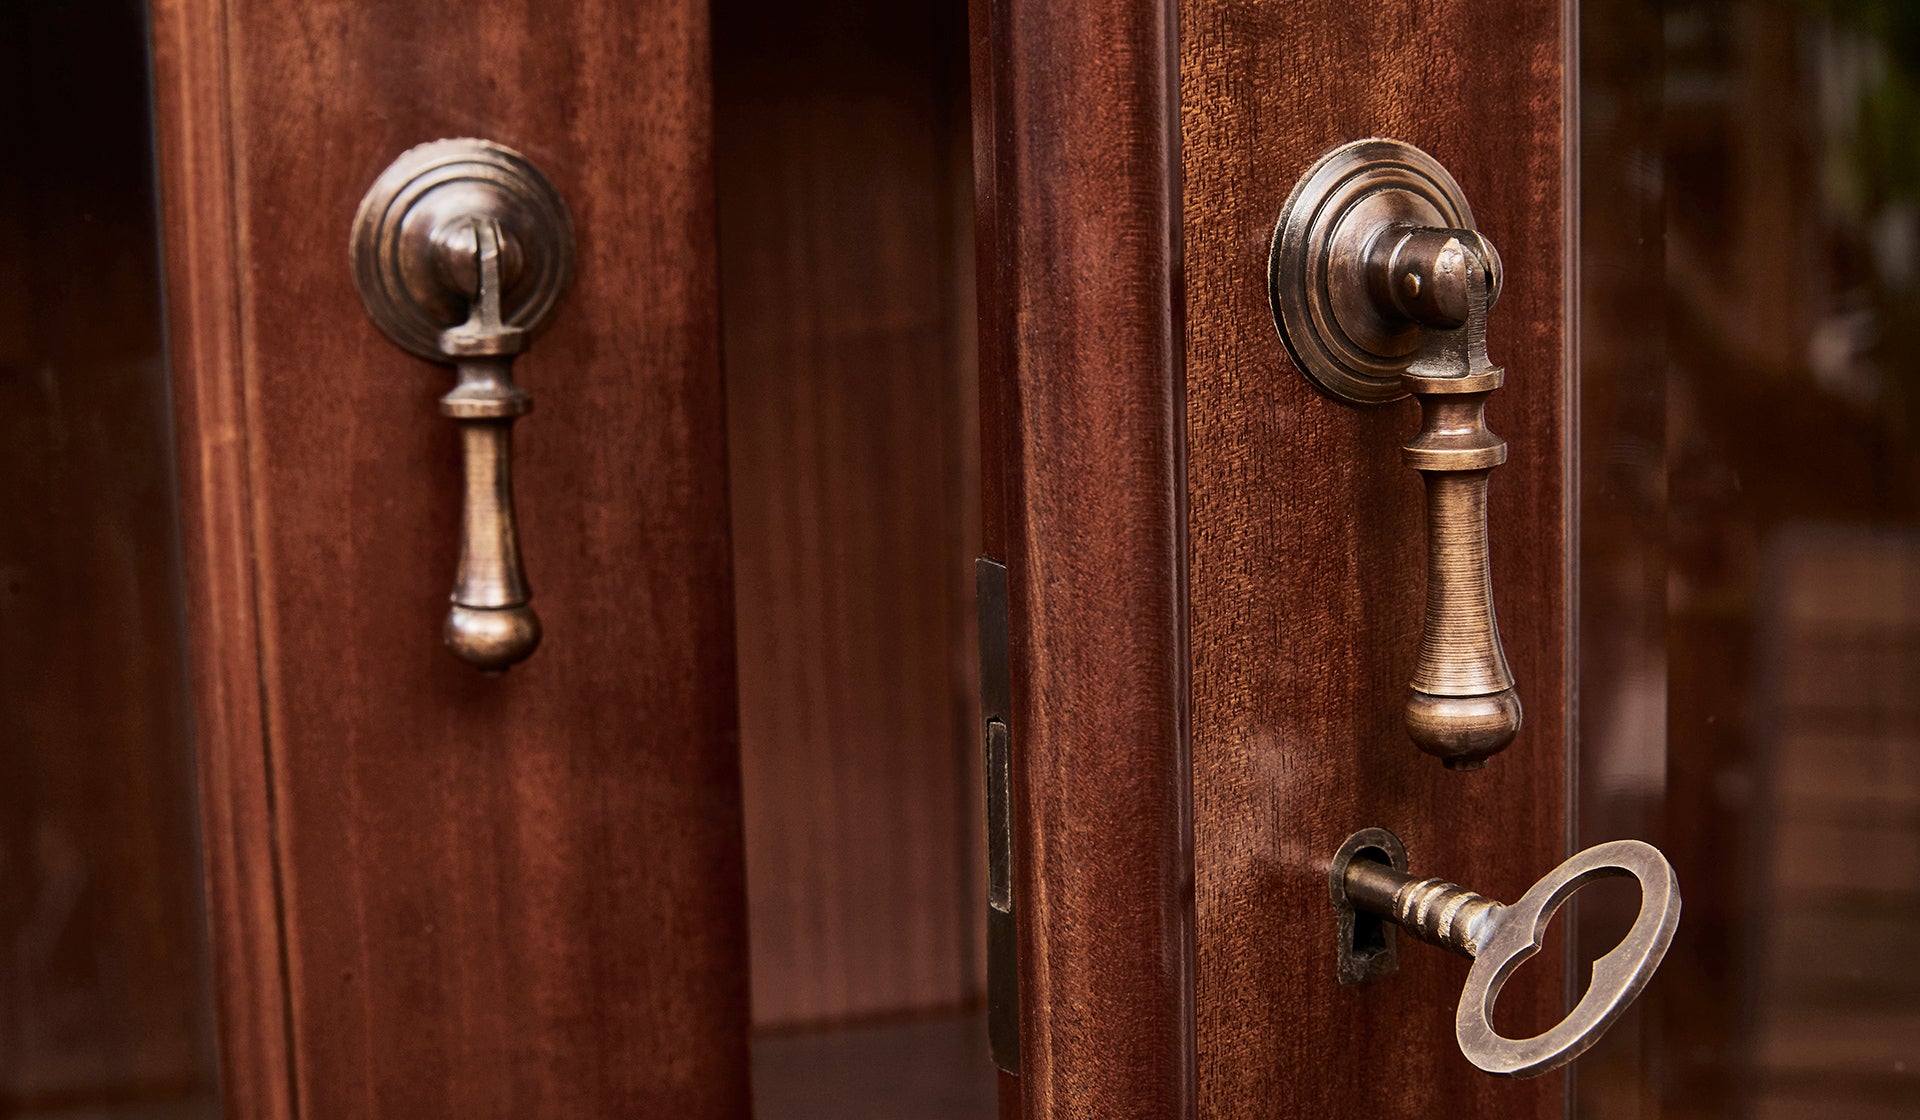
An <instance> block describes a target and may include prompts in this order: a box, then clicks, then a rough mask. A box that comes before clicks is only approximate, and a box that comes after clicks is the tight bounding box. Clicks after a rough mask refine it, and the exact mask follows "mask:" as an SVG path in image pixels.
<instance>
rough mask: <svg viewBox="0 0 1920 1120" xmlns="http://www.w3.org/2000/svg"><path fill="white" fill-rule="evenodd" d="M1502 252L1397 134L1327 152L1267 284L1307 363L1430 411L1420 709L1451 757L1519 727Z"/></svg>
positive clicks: (1335, 378)
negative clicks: (1505, 631)
mask: <svg viewBox="0 0 1920 1120" xmlns="http://www.w3.org/2000/svg"><path fill="white" fill-rule="evenodd" d="M1500 277H1501V265H1500V256H1499V254H1498V253H1497V252H1496V251H1495V250H1494V248H1493V246H1492V245H1491V244H1490V243H1489V242H1487V241H1486V239H1484V238H1483V237H1481V236H1480V235H1479V234H1478V233H1477V232H1475V230H1474V223H1473V213H1472V211H1471V210H1470V209H1468V207H1467V202H1466V198H1465V196H1464V195H1463V194H1462V193H1461V190H1460V186H1459V184H1458V183H1455V182H1454V181H1453V178H1452V176H1450V175H1448V174H1447V172H1446V169H1445V168H1443V167H1441V166H1440V164H1439V163H1438V162H1436V161H1435V160H1434V159H1433V157H1431V156H1429V155H1427V154H1426V153H1425V152H1422V151H1420V150H1419V149H1418V148H1415V147H1413V146H1411V145H1408V144H1402V143H1400V142H1398V141H1394V140H1379V139H1374V140H1361V141H1356V142H1354V143H1351V144H1344V145H1341V146H1340V147H1338V148H1335V149H1334V150H1333V151H1331V152H1329V153H1327V154H1326V155H1325V156H1323V157H1322V158H1321V159H1320V161H1319V162H1318V163H1316V164H1315V165H1314V166H1313V167H1312V168H1311V169H1309V170H1308V172H1307V174H1306V175H1305V176H1304V177H1302V179H1301V180H1300V182H1299V184H1298V185H1296V186H1295V187H1294V190H1293V194H1292V196H1291V197H1290V198H1289V199H1288V200H1287V204H1286V207H1285V208H1284V209H1283V210H1282V212H1281V215H1280V220H1279V223H1278V225H1277V226H1276V227H1275V229H1274V237H1273V251H1272V255H1271V257H1270V259H1269V263H1268V286H1269V295H1270V297H1271V300H1272V305H1273V313H1274V322H1275V324H1276V325H1277V326H1278V327H1279V330H1280V337H1281V339H1282V341H1283V342H1285V344H1286V346H1287V350H1288V352H1289V353H1290V354H1291V355H1292V356H1293V359H1294V363H1295V364H1296V365H1297V366H1298V367H1299V368H1300V370H1301V372H1303V373H1304V374H1306V375H1307V377H1308V378H1310V379H1311V380H1312V382H1313V384H1314V385H1315V386H1316V387H1317V388H1318V389H1320V390H1321V391H1322V392H1324V393H1326V394H1328V395H1330V396H1332V397H1335V398H1336V399H1339V400H1343V401H1346V402H1348V403H1352V404H1378V403H1382V402H1385V401H1391V400H1396V399H1398V398H1400V397H1402V396H1406V395H1408V394H1412V395H1413V396H1414V397H1415V398H1417V399H1418V400H1419V402H1420V406H1421V425H1420V430H1419V431H1418V432H1417V433H1416V434H1415V435H1414V437H1413V439H1412V440H1411V441H1410V442H1408V443H1407V444H1406V447H1405V449H1404V451H1403V453H1402V454H1403V458H1404V461H1405V462H1406V464H1407V465H1408V466H1409V467H1412V468H1413V469H1414V470H1416V471H1418V472H1420V475H1421V476H1422V478H1424V479H1425V482H1426V507H1427V516H1426V537H1427V585H1426V616H1425V624H1424V626H1423V628H1422V631H1421V637H1420V648H1419V654H1418V657H1417V658H1416V660H1415V663H1414V672H1413V680H1412V682H1411V686H1410V687H1409V689H1408V692H1407V697H1406V708H1405V722H1406V727H1407V732H1408V734H1409V735H1410V736H1411V737H1412V738H1413V741H1414V743H1415V744H1417V745H1418V746H1419V747H1420V749H1421V750H1424V751H1426V752H1428V753H1429V754H1433V755H1435V756H1437V757H1439V758H1440V760H1441V761H1442V762H1443V763H1444V764H1445V765H1446V766H1448V767H1449V768H1451V769H1458V770H1470V769H1475V768H1477V767H1480V766H1483V765H1485V764H1486V761H1487V759H1488V758H1490V757H1492V756H1493V755H1494V754H1496V753H1498V752H1499V751H1501V750H1502V749H1504V748H1505V747H1506V746H1507V744H1508V743H1510V742H1512V741H1513V738H1514V736H1515V735H1517V734H1518V733H1519V730H1520V721H1521V708H1520V697H1519V694H1518V693H1517V692H1515V690H1514V680H1513V673H1512V671H1511V670H1510V669H1509V668H1508V667H1507V658H1506V654H1505V652H1504V651H1503V650H1502V648H1501V645H1500V629H1499V624H1498V622H1497V620H1496V619H1495V616H1494V607H1493V581H1492V572H1491V564H1490V562H1489V558H1488V538H1487V481H1488V474H1489V472H1491V471H1492V470H1493V468H1494V467H1497V466H1499V465H1500V464H1501V463H1504V462H1506V459H1507V444H1506V441H1505V440H1503V439H1501V438H1500V437H1499V436H1497V435H1495V434H1493V432H1491V431H1490V430H1488V428H1487V422H1486V403H1487V395H1488V394H1489V393H1492V392H1493V391H1494V390H1495V389H1497V388H1499V387H1500V383H1501V381H1502V380H1503V378H1504V376H1505V374H1504V373H1503V371H1502V370H1501V369H1500V367H1498V366H1496V365H1494V364H1493V363H1492V362H1491V361H1490V360H1489V359H1488V357H1487V311H1488V309H1489V308H1490V307H1491V306H1492V304H1493V303H1494V301H1495V299H1497V298H1498V295H1499V291H1500Z"/></svg>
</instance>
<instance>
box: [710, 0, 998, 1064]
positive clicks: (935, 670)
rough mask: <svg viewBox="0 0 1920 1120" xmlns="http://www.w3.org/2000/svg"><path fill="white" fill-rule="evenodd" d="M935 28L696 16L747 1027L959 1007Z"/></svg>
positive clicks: (890, 13)
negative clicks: (728, 586) (710, 119)
mask: <svg viewBox="0 0 1920 1120" xmlns="http://www.w3.org/2000/svg"><path fill="white" fill-rule="evenodd" d="M962 11H963V9H962V7H961V4H960V3H958V2H956V0H943V2H942V3H937V4H910V5H901V4H898V3H895V2H893V0H836V2H833V3H826V4H802V5H794V4H788V3H769V2H766V0H722V2H721V3H720V4H718V5H717V6H716V8H715V43H714V51H715V74H714V88H715V113H716V121H715V123H716V138H717V140H716V143H717V155H718V169H719V198H720V234H721V237H720V255H721V269H720V272H721V297H722V302H723V304H724V306H725V309H726V314H725V350H726V355H725V362H726V369H727V419H728V427H729V437H730V438H729V448H730V456H731V460H732V476H731V481H732V497H733V509H734V570H735V573H736V579H737V589H738V590H737V595H738V608H737V616H738V620H739V621H738V643H739V655H740V695H741V702H740V703H741V709H740V737H741V756H742V768H743V771H744V778H745V792H746V835H747V873H748V896H749V899H750V927H751V930H752V951H753V1004H754V1019H755V1021H756V1023H759V1024H769V1025H790V1024H796V1023H818V1022H825V1021H836V1020H845V1019H848V1018H859V1017H870V1016H875V1015H898V1014H900V1013H903V1012H910V1011H915V1012H922V1011H927V1010H930V1009H937V1008H956V1007H964V1006H968V1005H973V1004H977V1003H978V1002H979V1000H980V993H981V985H982V982H983V981H982V976H981V971H980V964H979V961H980V955H979V946H978V942H979V930H980V928H981V925H982V923H983V921H984V910H985V902H984V899H985V888H984V884H983V883H982V882H981V878H982V875H981V868H982V862H983V861H982V860H981V858H980V854H979V853H980V851H981V841H980V810H979V808H978V805H979V795H978V785H979V779H978V777H977V771H978V770H979V766H980V762H979V747H978V745H977V743H976V741H975V730H974V727H975V723H976V722H977V719H978V716H977V712H978V701H977V698H976V687H977V686H976V684H975V681H974V677H975V675H976V656H975V653H974V643H975V639H974V633H973V618H974V611H973V578H972V563H971V562H972V558H973V557H974V556H975V555H977V554H978V551H979V547H980V545H979V538H980V529H979V525H980V512H979V497H978V489H979V482H978V478H979V463H978V450H977V448H978V436H977V434H976V431H977V420H976V417H977V405H976V403H975V397H976V393H977V374H976V371H975V368H974V362H973V355H972V345H971V342H972V337H973V333H974V321H973V290H972V284H973V277H972V266H973V256H972V252H971V247H972V246H971V237H972V233H971V221H972V214H971V210H970V204H971V197H972V196H971V182H970V175H969V167H968V162H967V158H968V151H967V147H966V144H967V142H968V135H967V119H968V118H967V110H966V59H965V53H964V52H965V46H966V40H965V22H964V16H963V15H962ZM987 1068H988V1067H986V1066H985V1065H984V1064H983V1065H981V1066H980V1067H979V1068H978V1069H977V1070H975V1071H974V1072H975V1073H976V1074H978V1075H979V1076H980V1077H982V1078H983V1079H985V1078H986V1073H987Z"/></svg>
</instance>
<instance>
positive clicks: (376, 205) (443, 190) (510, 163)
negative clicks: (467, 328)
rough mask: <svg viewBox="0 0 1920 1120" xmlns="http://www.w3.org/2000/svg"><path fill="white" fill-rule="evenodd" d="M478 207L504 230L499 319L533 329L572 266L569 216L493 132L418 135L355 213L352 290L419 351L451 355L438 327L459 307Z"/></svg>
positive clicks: (542, 179) (463, 309)
mask: <svg viewBox="0 0 1920 1120" xmlns="http://www.w3.org/2000/svg"><path fill="white" fill-rule="evenodd" d="M476 218H492V219H494V220H496V221H497V222H498V223H499V228H500V231H501V235H502V245H501V264H502V269H501V280H502V291H501V294H500V316H501V321H502V323H504V324H505V325H506V326H510V327H518V328H520V329H522V330H525V331H527V332H529V333H532V332H535V331H538V330H539V329H540V327H542V326H544V325H545V324H546V322H547V320H548V319H549V318H551V317H552V315H553V311H554V308H555V307H556V306H558V304H559V302H560V296H561V294H562V293H563V292H565V291H566V288H567V283H568V281H570V280H571V279H572V277H573V221H572V219H571V218H570V217H569V216H568V214H567V207H566V204H565V203H563V202H561V200H560V194H559V192H558V191H556V190H555V189H554V186H553V184H552V183H551V182H549V181H548V179H547V177H546V176H545V175H543V174H541V173H540V170H539V169H538V168H536V167H534V165H533V164H532V163H530V162H528V160H527V158H526V157H525V156H523V155H521V154H520V153H519V152H516V151H514V150H513V149H512V148H509V147H506V146H504V145H501V144H496V143H494V142H492V141H491V140H474V139H456V140H435V141H433V142H432V143H428V144H422V145H420V146H419V147H417V148H413V149H411V150H409V151H407V152H405V153H404V154H402V155H401V156H400V158H399V159H396V160H394V161H393V163H392V165H391V166H389V167H388V168H387V169H386V171H384V172H382V173H381V175H380V178H379V179H377V180H375V182H374V184H373V186H372V188H371V189H369V190H368V191H367V194H366V197H365V198H364V199H362V200H361V202H360V211H359V213H357V214H356V215H354V219H353V235H352V239H351V240H350V241H349V242H348V253H349V257H350V259H351V263H352V266H353V285H354V287H355V288H357V289H358V290H359V292H360V301H361V302H362V303H363V304H365V305H366V308H367V314H368V315H370V316H372V317H373V321H374V322H375V323H377V324H379V326H380V329H381V330H383V331H385V332H386V334H387V336H388V337H389V338H391V339H393V341H394V342H396V343H398V344H399V345H401V346H402V347H404V348H406V349H407V350H409V351H411V352H412V353H414V354H417V355H419V356H420V357H423V358H429V359H432V360H434V361H441V362H444V361H447V360H448V359H449V357H450V356H449V355H448V354H447V353H446V352H445V351H444V350H443V349H442V347H441V341H440V335H441V332H442V331H445V330H446V329H447V328H449V327H453V326H458V325H459V324H460V323H462V322H464V321H465V320H466V318H467V315H468V310H469V308H468V303H469V301H470V300H471V299H472V297H473V295H474V293H475V290H476V285H477V279H476V276H475V275H474V273H473V269H474V265H473V263H472V255H473V245H472V238H473V233H472V229H473V222H474V220H475V219H476ZM463 266H464V267H463Z"/></svg>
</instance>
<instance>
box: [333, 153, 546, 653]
mask: <svg viewBox="0 0 1920 1120" xmlns="http://www.w3.org/2000/svg"><path fill="white" fill-rule="evenodd" d="M350 252H351V258H352V265H353V278H354V284H355V287H357V288H358V289H359V292H360V298H361V301H362V302H363V303H364V304H365V305H366V309H367V313H368V314H369V315H371V316H372V317H373V320H374V322H376V323H377V324H379V326H380V328H381V329H382V330H384V331H385V332H386V333H387V335H388V336H389V337H390V338H392V339H393V340H394V341H395V342H397V343H399V344H400V345H401V346H403V347H405V348H406V349H408V350H410V351H412V352H413V353H415V354H418V355H420V356H421V357H425V358H428V359H431V360H433V361H437V362H450V363H452V365H453V367H454V370H455V375H456V378H457V381H456V384H455V385H454V387H453V390H452V391H451V392H449V393H447V394H446V395H445V396H443V397H441V398H440V412H441V414H442V415H444V416H447V417H449V418H450V419H452V420H453V421H454V422H455V423H456V424H458V425H459V428H460V455H461V462H462V470H463V475H464V485H463V487H462V512H461V519H460V561H459V569H458V575H457V576H456V578H455V582H454V587H453V594H452V596H451V599H452V605H451V607H450V608H449V610H448V613H447V619H446V625H445V628H444V635H443V636H444V639H445V641H446V644H447V647H448V648H449V649H451V650H452V651H453V652H454V654H455V655H456V656H458V657H459V658H460V659H461V660H463V661H466V662H467V663H469V664H471V665H473V666H475V667H476V668H479V669H481V670H483V671H487V672H502V671H504V670H506V669H507V668H508V667H510V666H512V665H514V664H516V663H518V662H520V661H522V660H525V659H526V658H527V657H528V656H529V655H531V654H532V653H533V651H534V649H535V648H536V647H538V646H539V644H540V634H541V630H540V618H539V616H538V615H536V614H535V613H534V610H533V607H532V605H531V602H530V600H531V599H532V592H531V590H530V589H529V588H528V585H527V577H526V572H525V569H524V566H523V564H522V562H521V556H520V534H519V527H518V521H517V518H516V516H515V513H514V503H513V443H512V432H513V423H514V421H516V420H518V419H519V418H520V417H522V416H525V415H526V414H527V413H528V412H529V411H531V410H532V408H533V398H532V397H531V396H530V395H528V393H527V392H526V391H525V390H523V389H521V388H520V387H519V386H517V385H515V384H514V381H513V360H514V358H515V357H517V356H518V355H519V354H521V353H522V352H524V351H525V350H526V349H527V343H528V340H529V339H530V338H531V336H532V335H533V333H534V332H535V331H536V330H538V329H539V328H540V327H541V326H543V325H544V324H545V323H546V321H547V320H548V319H549V318H550V317H551V316H552V313H553V311H554V308H555V306H556V305H557V303H558V301H559V298H560V294H561V293H562V292H563V291H564V290H565V288H566V285H567V282H568V280H569V278H570V277H571V274H572V270H573V226H572V222H571V220H570V218H569V217H568V215H567V210H566V206H565V205H564V204H563V203H562V202H561V200H560V196H559V193H558V192H557V191H555V190H554V188H553V184H551V183H550V182H548V181H547V179H546V177H545V176H544V175H542V174H540V172H539V170H538V169H536V168H535V167H534V166H533V165H532V164H531V163H529V162H527V160H526V158H525V157H524V156H521V155H520V154H519V153H518V152H515V151H513V150H512V149H510V148H505V147H502V146H501V145H498V144H494V143H491V142H488V141H485V140H439V141H435V142H433V143H431V144H423V145H421V146H420V147H417V148H414V149H412V150H410V151H408V152H406V153H405V154H403V155H402V156H401V157H400V158H399V159H397V160H395V161H394V163H393V164H392V165H391V166H390V167H388V168H387V170H386V171H384V172H383V173H381V175H380V177H379V179H377V180H376V181H375V182H374V185H373V187H372V189H370V190H369V191H368V192H367V195H366V198H365V199H364V200H362V202H361V204H360V212H359V214H358V216H357V217H356V218H355V220H354V227H353V236H352V241H351V243H350Z"/></svg>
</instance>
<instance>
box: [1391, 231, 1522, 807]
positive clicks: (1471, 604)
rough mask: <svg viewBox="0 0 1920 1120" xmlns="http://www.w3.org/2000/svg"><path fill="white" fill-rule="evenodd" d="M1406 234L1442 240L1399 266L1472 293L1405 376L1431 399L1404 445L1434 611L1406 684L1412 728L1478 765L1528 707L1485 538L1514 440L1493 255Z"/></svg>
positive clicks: (1463, 234) (1452, 757)
mask: <svg viewBox="0 0 1920 1120" xmlns="http://www.w3.org/2000/svg"><path fill="white" fill-rule="evenodd" d="M1398 237H1399V238H1400V239H1404V240H1408V241H1413V240H1423V241H1425V242H1427V243H1428V244H1429V245H1432V244H1433V243H1434V242H1439V244H1438V245H1437V246H1436V247H1434V248H1433V250H1432V251H1431V252H1426V253H1420V254H1418V255H1417V256H1415V257H1414V258H1413V259H1412V260H1410V261H1408V262H1407V263H1405V264H1402V265H1400V266H1399V269H1398V271H1396V273H1395V275H1396V276H1399V277H1402V278H1405V277H1425V280H1424V282H1422V283H1421V286H1422V287H1426V288H1442V287H1444V288H1448V289H1454V290H1458V291H1459V292H1460V294H1461V295H1462V296H1463V300H1462V302H1463V303H1464V304H1465V307H1464V311H1465V321H1464V322H1463V323H1461V324H1460V325H1458V326H1456V327H1446V326H1437V327H1435V328H1432V329H1429V330H1428V331H1427V332H1426V338H1425V340H1424V341H1423V343H1422V345H1421V348H1420V350H1419V351H1418V352H1417V354H1416V356H1415V357H1414V359H1413V362H1412V364H1411V365H1409V366H1408V367H1407V371H1406V372H1405V373H1404V374H1402V375H1401V378H1400V379H1401V382H1402V384H1404V385H1405V386H1406V387H1407V391H1408V392H1410V393H1412V394H1413V395H1414V397H1415V398H1417V399H1418V400H1419V401H1420V409H1421V423H1420V431H1419V433H1418V434H1416V435H1415V436H1414V438H1413V439H1412V441H1411V442H1409V443H1408V444H1407V445H1406V448H1405V449H1404V450H1403V452H1402V454H1403V456H1404V457H1405V461H1406V464H1407V466H1409V467H1412V468H1413V469H1414V470H1416V471H1419V472H1420V475H1421V477H1422V478H1424V479H1425V480H1426V486H1427V613H1426V624H1425V625H1424V626H1423V627H1422V628H1421V633H1420V654H1419V657H1418V659H1417V660H1416V661H1415V662H1414V669H1413V683H1412V685H1411V686H1410V687H1409V688H1408V690H1407V710H1406V723H1407V733H1408V734H1409V735H1411V736H1412V737H1413V741H1414V742H1415V743H1416V744H1418V745H1419V747H1420V749H1421V750H1423V751H1426V752H1427V753H1429V754H1433V755H1437V756H1439V758H1440V760H1441V761H1442V762H1444V763H1445V764H1446V765H1447V766H1449V767H1452V768H1455V769H1472V768H1474V767H1478V766H1483V765H1485V764H1486V760H1487V758H1488V757H1489V756H1491V755H1493V754H1495V753H1497V752H1498V751H1500V750H1501V749H1503V748H1505V747H1506V745H1507V744H1508V743H1511V742H1512V741H1513V737H1514V736H1515V735H1516V734H1518V733H1519V731H1520V714H1521V713H1520V697H1519V695H1518V694H1517V693H1516V692H1514V689H1513V673H1512V671H1511V670H1509V669H1508V668H1507V655H1506V652H1505V651H1504V650H1503V649H1501V647H1500V626H1499V623H1498V621H1497V620H1496V619H1495V617H1494V612H1493V574H1492V564H1491V561H1490V559H1489V555H1488V548H1487V475H1488V473H1489V472H1490V471H1492V470H1493V468H1495V467H1497V466H1499V465H1500V464H1501V463H1504V462H1506V461H1507V441H1506V440H1503V439H1501V438H1500V437H1499V436H1497V435H1494V434H1493V433H1492V432H1491V431H1489V430H1488V429H1487V417H1486V408H1487V394H1489V393H1491V392H1493V391H1494V390H1495V389H1498V388H1499V387H1500V382H1501V380H1502V379H1503V378H1504V377H1505V373H1504V372H1503V371H1502V370H1501V369H1500V367H1498V366H1496V365H1494V364H1493V363H1492V362H1490V361H1488V360H1487V303H1488V301H1489V298H1490V295H1491V285H1490V283H1489V282H1488V280H1487V275H1488V269H1487V267H1486V264H1485V262H1487V261H1488V260H1491V259H1492V256H1493V255H1492V252H1491V251H1490V250H1488V249H1487V248H1485V243H1484V242H1482V241H1481V240H1480V238H1479V237H1478V236H1477V235H1475V234H1473V233H1469V232H1467V231H1464V230H1428V229H1421V230H1414V231H1411V232H1407V233H1403V234H1399V235H1398ZM1442 239H1444V240H1442ZM1447 302H1449V303H1450V302H1452V301H1451V298H1449V299H1448V300H1447Z"/></svg>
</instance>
